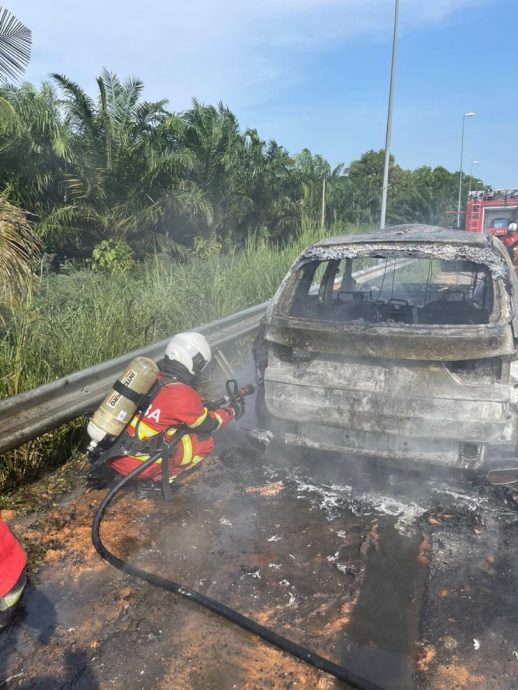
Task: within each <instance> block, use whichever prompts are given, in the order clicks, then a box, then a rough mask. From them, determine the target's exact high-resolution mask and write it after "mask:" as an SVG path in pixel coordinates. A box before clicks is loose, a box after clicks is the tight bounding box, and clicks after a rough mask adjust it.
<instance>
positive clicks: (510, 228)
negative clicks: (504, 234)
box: [507, 222, 518, 233]
mask: <svg viewBox="0 0 518 690" xmlns="http://www.w3.org/2000/svg"><path fill="white" fill-rule="evenodd" d="M507 230H508V232H510V233H514V232H516V231H517V230H518V223H514V222H513V223H509V225H508V226H507Z"/></svg>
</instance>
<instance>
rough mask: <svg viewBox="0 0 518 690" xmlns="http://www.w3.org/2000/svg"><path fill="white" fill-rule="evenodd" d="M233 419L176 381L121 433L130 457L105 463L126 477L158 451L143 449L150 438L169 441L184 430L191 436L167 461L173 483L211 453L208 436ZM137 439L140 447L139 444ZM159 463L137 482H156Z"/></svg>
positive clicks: (187, 386) (229, 410) (175, 449)
mask: <svg viewBox="0 0 518 690" xmlns="http://www.w3.org/2000/svg"><path fill="white" fill-rule="evenodd" d="M163 379H164V375H163V374H160V375H159V379H158V380H159V382H160V381H163ZM233 418H234V411H233V410H232V409H227V408H218V409H216V410H209V409H207V407H206V406H205V405H204V404H203V400H202V398H201V396H200V394H199V393H198V392H197V391H196V390H195V389H194V388H192V387H191V386H189V385H187V384H185V383H181V382H179V381H174V382H172V383H167V384H166V385H163V386H162V387H161V388H160V389H159V391H158V393H157V395H156V396H155V397H154V398H153V399H152V401H151V404H150V405H149V407H148V408H147V410H146V411H145V412H144V413H137V414H135V415H134V417H133V418H132V420H131V421H130V423H129V424H128V426H127V427H126V429H125V430H124V432H123V438H122V446H123V447H124V444H125V441H126V442H128V447H129V448H130V449H131V450H130V453H131V454H129V455H119V456H115V457H112V458H111V459H110V460H108V463H109V464H110V465H111V467H112V468H113V469H114V470H116V471H117V472H118V473H119V474H122V475H126V474H129V473H130V472H131V471H132V470H134V469H135V468H136V467H137V466H138V465H140V464H141V463H143V462H145V461H146V460H148V459H149V458H150V457H151V455H152V454H153V453H154V452H156V450H157V449H158V450H159V449H160V445H158V447H155V448H154V449H153V451H151V450H148V449H146V443H149V442H150V441H151V442H152V439H153V437H154V436H156V435H157V434H160V433H161V432H163V434H164V437H165V438H166V439H168V438H173V437H174V435H175V433H177V430H178V427H179V426H180V425H182V426H187V427H189V428H190V429H192V432H190V433H189V434H186V435H184V436H182V438H181V440H180V442H179V443H178V444H177V445H176V446H175V447H174V449H173V454H172V456H171V457H170V458H169V477H170V481H173V480H174V478H175V477H176V476H177V475H178V474H180V473H181V472H184V471H185V470H188V469H190V468H191V467H194V466H195V465H197V464H198V463H199V462H200V460H203V458H204V457H205V456H206V455H208V454H209V453H211V452H212V451H213V450H214V447H215V443H214V439H213V438H212V435H211V434H212V433H213V432H214V431H217V430H218V429H221V428H222V427H223V426H225V425H226V424H228V423H229V422H230V421H231V420H232V419H233ZM124 436H125V437H126V438H124ZM137 439H138V440H140V441H142V443H141V444H139V443H138V441H137ZM158 440H159V442H160V439H158ZM161 462H162V461H161V459H160V458H159V459H158V460H157V461H156V462H155V463H153V464H152V465H151V466H150V467H148V468H147V469H145V470H144V471H143V472H142V473H141V474H139V475H138V476H137V479H154V480H156V481H160V480H161V479H162V471H161Z"/></svg>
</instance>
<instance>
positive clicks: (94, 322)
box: [0, 228, 351, 485]
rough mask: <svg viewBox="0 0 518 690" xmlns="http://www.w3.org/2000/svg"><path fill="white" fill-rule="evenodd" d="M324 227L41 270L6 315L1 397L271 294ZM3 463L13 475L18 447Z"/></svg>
mask: <svg viewBox="0 0 518 690" xmlns="http://www.w3.org/2000/svg"><path fill="white" fill-rule="evenodd" d="M342 230H343V228H334V232H333V234H339V232H340V231H342ZM349 232H351V230H350V229H349ZM326 234H328V235H329V234H330V233H329V232H327V233H326ZM322 235H323V233H322V231H319V230H310V229H308V230H305V231H304V232H303V233H301V234H300V236H298V237H297V238H295V239H294V241H293V242H292V243H291V244H289V245H288V246H286V247H282V248H275V247H268V246H264V245H262V244H261V243H259V242H257V241H255V240H254V239H251V240H250V241H249V243H248V244H247V246H246V247H245V249H244V250H242V251H239V252H237V253H235V254H234V255H230V256H229V255H226V256H222V257H219V256H216V257H212V258H210V259H209V260H207V261H201V260H200V259H196V258H193V259H191V260H188V261H186V262H183V263H179V262H173V261H167V260H166V259H164V257H162V256H157V257H155V258H154V259H151V260H149V261H148V262H147V263H145V264H144V265H142V266H137V267H135V268H134V269H133V270H132V272H130V273H125V274H123V275H105V274H104V275H103V274H98V273H93V272H92V271H88V270H76V271H72V272H70V273H68V274H66V275H49V276H43V277H42V278H41V279H40V280H39V284H38V285H37V286H36V287H35V288H34V289H33V291H32V292H31V293H28V294H27V296H26V299H25V300H24V301H22V302H21V303H20V304H19V308H18V309H17V310H16V312H14V313H13V314H12V315H11V316H8V317H5V318H4V319H3V321H0V398H5V397H8V396H11V395H15V394H17V393H19V392H21V391H24V390H28V389H30V388H34V387H36V386H38V385H41V384H43V383H46V382H49V381H52V380H54V379H57V378H60V377H62V376H65V375H67V374H69V373H71V372H74V371H78V370H80V369H84V368H86V367H88V366H90V365H92V364H96V363H99V362H102V361H105V360H107V359H110V358H111V357H115V356H117V355H120V354H124V353H126V352H128V351H130V350H132V349H135V348H137V347H140V346H142V345H145V344H148V343H152V342H156V341H157V340H160V339H163V338H167V337H168V336H170V335H173V334H174V333H175V332H178V331H181V330H184V329H186V328H192V327H195V326H198V325H200V324H203V323H206V322H208V321H211V320H213V319H217V318H220V317H222V316H225V315H226V314H230V313H232V312H235V311H238V310H239V309H243V308H245V307H247V306H250V305H253V304H257V303H259V302H262V301H264V300H266V299H268V298H269V297H271V296H272V295H273V293H274V292H275V290H276V288H277V286H278V285H279V282H280V281H281V280H282V278H283V277H284V275H285V273H286V271H287V269H288V268H289V266H290V265H291V263H292V262H293V260H294V258H295V257H296V256H297V255H298V254H299V252H300V251H301V250H302V249H303V248H304V247H307V246H308V245H309V244H311V243H312V242H314V241H316V240H317V239H319V238H320V237H321V236H322ZM36 445H37V444H36ZM29 456H31V457H32V460H31V463H32V464H34V462H35V461H34V452H32V453H31V452H28V450H27V447H26V448H25V449H24V450H23V452H22V453H21V454H20V452H18V453H16V457H17V458H18V460H17V462H18V461H19V462H20V463H21V465H27V464H28V463H29V459H28V458H29ZM24 458H25V459H24ZM43 462H47V461H46V460H43ZM14 464H16V463H14ZM29 464H30V463H29ZM36 464H37V463H36ZM7 465H8V466H9V474H10V476H12V475H13V472H14V474H16V470H15V468H14V467H13V456H12V455H11V456H9V457H8V458H7ZM5 466H6V459H5V458H4V468H5ZM20 469H21V467H20ZM31 472H32V470H31ZM32 474H33V473H32ZM1 483H2V469H1V467H0V485H1Z"/></svg>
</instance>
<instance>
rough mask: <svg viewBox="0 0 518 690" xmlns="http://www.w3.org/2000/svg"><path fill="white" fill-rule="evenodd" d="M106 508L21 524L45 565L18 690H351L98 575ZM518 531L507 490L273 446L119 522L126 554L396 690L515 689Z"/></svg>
mask: <svg viewBox="0 0 518 690" xmlns="http://www.w3.org/2000/svg"><path fill="white" fill-rule="evenodd" d="M229 440H230V441H231V440H232V437H227V441H226V443H227V445H228V443H229ZM103 494H104V492H103V491H92V490H86V491H85V490H84V488H83V487H82V486H79V487H78V490H77V491H76V492H75V493H74V494H72V495H69V496H68V497H65V498H64V499H63V500H62V502H61V505H60V506H58V507H56V508H55V509H53V510H51V511H50V512H48V513H46V514H44V515H41V516H37V517H33V518H32V519H29V520H27V519H25V520H21V521H18V522H16V521H15V523H14V524H15V530H16V532H17V533H18V534H19V535H20V536H21V538H22V539H23V540H24V542H25V543H26V545H28V546H29V548H30V549H31V554H32V555H33V557H35V556H36V555H37V556H38V558H39V559H40V560H41V562H42V564H41V566H40V567H39V569H38V570H37V572H36V573H35V574H34V575H33V576H32V578H31V583H30V586H29V587H28V589H27V592H26V593H25V595H24V598H23V601H22V605H21V607H20V609H19V611H18V612H17V614H16V616H15V617H14V618H13V619H12V620H11V621H10V623H9V624H8V625H7V627H6V628H4V630H3V631H2V633H0V688H2V690H3V688H26V689H29V688H30V689H31V690H32V689H36V690H44V689H47V688H48V689H49V690H50V689H51V688H52V689H54V688H71V689H72V688H74V689H76V688H77V689H79V688H85V689H95V688H99V689H103V690H104V689H105V688H114V689H120V690H137V689H140V688H146V689H151V688H165V689H171V690H191V689H192V690H206V689H208V690H212V689H214V690H216V689H217V690H231V689H234V688H236V689H239V690H241V689H245V690H248V689H250V690H252V689H254V690H255V689H262V688H272V689H275V690H281V689H282V690H284V689H288V688H307V689H308V690H310V689H311V690H313V689H319V690H325V689H328V688H344V687H346V686H345V685H344V684H343V683H341V682H339V681H337V680H335V679H334V678H332V677H330V676H328V675H325V674H323V673H321V672H319V671H317V670H315V669H312V668H311V667H309V666H307V665H306V664H304V663H303V662H300V661H298V660H296V659H293V658H291V657H290V656H288V655H287V654H285V653H282V652H280V651H278V650H276V649H275V648H273V647H271V646H269V645H267V644H266V643H263V642H262V641H260V640H258V639H256V638H254V637H253V636H252V635H251V634H249V633H247V632H245V631H243V630H241V629H240V628H238V627H236V626H234V625H232V624H230V623H228V622H226V621H224V620H222V619H220V618H218V617H217V616H216V615H214V614H212V613H209V612H207V611H205V610H203V609H201V608H200V607H198V606H196V605H195V604H193V603H192V602H189V601H187V600H185V599H183V598H180V597H178V596H175V595H171V594H168V593H166V592H163V591H161V590H158V589H156V588H153V587H152V586H150V585H147V584H145V583H142V582H139V581H136V580H134V579H131V578H130V577H128V576H125V575H123V574H121V573H120V572H118V571H117V570H115V569H113V568H112V567H110V566H109V565H107V564H105V563H104V562H103V561H101V560H100V559H99V557H98V556H97V554H96V553H95V552H94V550H93V547H92V546H91V542H90V525H91V519H92V515H93V512H94V510H95V507H96V506H97V505H98V503H99V501H100V500H101V498H102V496H103ZM517 533H518V494H517V493H516V492H513V491H510V490H508V489H500V490H495V489H493V488H491V487H489V486H487V485H485V484H484V483H476V482H475V483H474V482H469V481H468V480H467V479H466V478H463V477H454V478H451V477H448V478H445V477H437V476H435V475H434V476H433V477H432V476H423V475H419V474H409V473H408V472H403V471H399V472H397V471H396V472H392V471H391V472H388V471H386V470H384V469H383V468H382V467H380V466H377V465H376V464H374V463H368V464H360V463H359V462H357V461H355V460H353V459H351V458H349V459H344V458H331V457H326V456H320V455H318V454H304V455H302V454H301V453H297V452H295V453H293V454H291V456H289V455H287V454H286V453H285V452H283V451H279V450H277V449H272V450H271V451H270V452H269V453H268V455H267V456H266V457H265V458H263V459H260V460H257V459H254V458H253V457H252V456H251V455H250V454H249V453H247V452H245V451H243V450H239V449H235V450H232V449H227V450H226V451H224V452H223V453H222V454H221V455H220V456H219V457H215V458H212V459H208V460H206V461H205V462H204V463H202V464H201V465H200V467H199V470H198V471H197V472H195V473H194V474H192V475H191V476H189V477H188V478H187V479H186V480H185V481H184V482H183V483H182V485H181V486H180V487H179V488H178V489H177V490H176V491H175V493H174V495H173V501H172V502H171V503H169V504H165V503H164V502H163V501H162V500H161V499H153V500H151V499H147V500H144V501H137V500H136V498H135V496H134V494H133V492H132V491H128V492H126V493H124V494H123V495H121V496H120V498H117V499H116V501H115V502H114V505H113V508H111V509H110V511H109V514H108V516H107V519H106V522H105V526H104V528H103V538H104V540H105V542H106V543H107V545H109V546H110V548H111V549H112V551H113V552H115V553H116V554H117V555H119V556H121V557H123V558H125V559H127V560H129V561H130V562H132V563H135V564H137V565H139V567H142V568H146V569H148V570H150V571H152V572H156V573H159V574H161V575H164V576H167V577H171V578H172V579H174V580H176V581H178V582H180V583H182V584H185V585H188V586H189V587H191V588H193V589H196V590H199V591H200V592H204V593H206V594H208V595H210V596H211V597H213V598H216V599H219V600H221V601H222V602H224V603H226V604H227V605H229V606H231V607H233V608H235V609H237V610H238V611H240V612H242V613H244V614H245V615H249V616H251V617H252V618H254V619H255V620H257V621H258V622H260V623H262V624H263V625H267V626H269V627H271V628H273V629H274V630H276V631H277V632H280V633H282V634H283V635H286V636H288V637H290V638H292V639H293V640H296V641H297V642H300V643H302V644H304V645H307V646H308V647H310V648H312V649H314V650H315V651H317V652H318V653H320V654H322V655H323V656H327V657H328V658H330V659H332V660H333V661H336V662H338V663H342V664H344V665H346V666H348V667H349V668H351V669H352V670H354V671H355V672H357V673H359V674H361V675H363V676H365V677H367V678H368V679H369V680H372V681H375V682H377V683H379V684H380V685H381V686H382V687H384V688H386V689H387V690H410V689H412V688H415V689H419V690H421V689H434V690H453V689H456V688H457V689H466V690H467V689H469V690H512V689H514V688H518V680H517V678H518V627H517V626H516V621H518V599H517V597H516V581H517V575H518V547H517V539H516V537H517Z"/></svg>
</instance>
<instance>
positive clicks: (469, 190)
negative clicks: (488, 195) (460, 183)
mask: <svg viewBox="0 0 518 690" xmlns="http://www.w3.org/2000/svg"><path fill="white" fill-rule="evenodd" d="M479 163H480V161H471V168H470V169H469V189H468V196H469V195H470V193H471V182H472V180H473V166H474V165H478V164H479Z"/></svg>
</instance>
